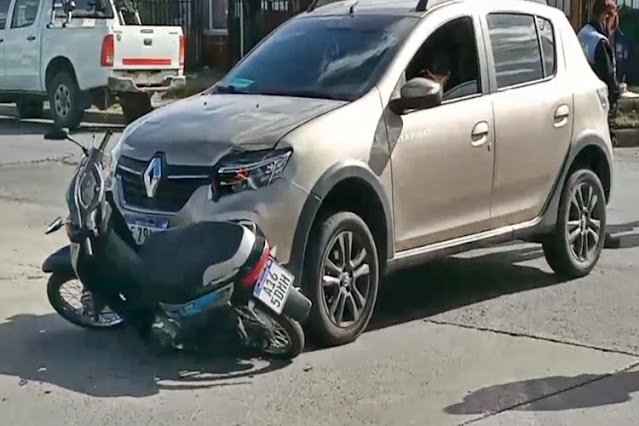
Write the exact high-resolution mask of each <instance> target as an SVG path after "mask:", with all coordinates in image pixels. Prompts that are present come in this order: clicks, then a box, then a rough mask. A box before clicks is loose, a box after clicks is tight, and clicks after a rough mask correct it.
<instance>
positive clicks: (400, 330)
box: [0, 119, 639, 426]
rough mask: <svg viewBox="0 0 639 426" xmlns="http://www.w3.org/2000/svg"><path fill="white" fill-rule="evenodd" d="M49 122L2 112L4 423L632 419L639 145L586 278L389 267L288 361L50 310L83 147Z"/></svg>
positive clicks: (521, 269)
mask: <svg viewBox="0 0 639 426" xmlns="http://www.w3.org/2000/svg"><path fill="white" fill-rule="evenodd" d="M46 128H47V126H46V125H42V124H22V125H19V124H16V123H14V122H12V121H10V120H7V119H0V295H1V296H0V425H1V426H5V425H7V426H9V425H11V426H13V425H29V426H58V425H93V426H101V425H109V426H119V425H122V426H130V425H151V424H152V425H157V426H162V425H175V424H179V425H211V424H221V425H248V424H256V425H258V424H259V425H284V424H288V425H295V426H302V425H314V426H315V425H374V424H375V425H421V426H423V425H437V426H446V425H458V424H465V423H473V422H477V423H478V424H480V425H483V424H485V425H508V426H511V425H520V424H525V425H531V424H539V425H568V424H570V425H573V424H579V425H602V424H619V425H625V424H628V425H630V424H636V419H637V418H638V416H639V404H637V403H636V402H633V398H636V397H637V395H635V392H636V391H639V368H638V365H639V303H638V302H639V283H638V282H637V276H638V272H639V248H637V247H638V246H639V229H634V227H635V226H637V227H638V228H639V194H638V193H637V190H636V185H637V184H638V183H639V150H635V149H624V150H617V151H616V160H617V174H616V181H615V188H614V195H613V197H614V199H613V203H612V205H611V207H610V213H609V215H610V216H609V217H610V219H609V220H610V222H611V223H612V224H613V226H612V227H611V229H612V230H613V231H614V232H615V233H620V235H622V246H623V248H620V249H614V250H605V252H604V253H603V255H602V258H601V261H600V262H599V265H598V267H597V268H596V269H595V270H594V271H593V273H592V274H591V275H589V276H588V277H586V278H583V279H580V280H575V281H569V282H559V281H558V280H557V279H556V278H555V277H554V276H553V275H552V274H551V273H550V269H549V268H548V266H547V264H546V262H545V261H544V259H543V257H542V255H541V252H540V250H539V247H537V246H535V245H524V244H511V245H507V246H502V247H499V248H494V249H490V250H480V251H474V252H470V253H467V254H465V255H463V256H456V257H452V258H448V259H445V260H441V261H437V262H433V263H431V264H429V265H426V266H423V267H420V268H416V269H413V270H409V271H403V272H401V273H398V274H396V275H394V276H392V277H390V278H388V279H387V280H386V281H385V282H384V285H383V288H382V293H381V295H380V298H379V305H378V308H377V310H376V313H375V317H374V320H373V322H372V324H371V326H370V328H369V330H368V331H367V332H366V333H365V334H364V335H363V336H362V337H361V338H360V339H359V340H358V341H357V342H355V343H353V344H350V345H347V346H343V347H339V348H333V349H327V350H309V351H308V352H307V353H305V354H302V355H301V356H300V357H299V358H298V359H296V360H294V362H293V363H292V364H289V365H287V364H283V363H271V364H269V363H266V362H264V361H238V360H229V359H219V358H215V357H201V358H194V357H187V356H179V357H173V358H169V359H163V360H159V359H156V358H154V357H152V356H151V355H150V354H148V353H147V352H146V351H145V350H144V349H143V348H142V347H141V345H140V344H139V343H138V342H137V341H136V340H135V339H133V338H131V337H130V336H128V335H127V334H125V333H96V332H87V331H83V330H81V329H78V328H77V327H74V326H73V325H70V324H67V323H66V322H65V321H64V320H62V319H61V318H59V317H58V316H57V315H56V314H54V313H53V311H52V309H51V308H50V306H49V305H48V302H47V299H46V294H45V283H46V276H44V275H43V274H42V272H41V271H40V265H41V262H42V260H43V259H44V258H45V256H46V255H47V254H48V253H50V252H51V251H52V250H54V249H56V248H57V247H59V246H60V245H62V244H64V243H65V241H64V236H63V233H57V234H54V235H51V236H44V235H43V231H44V229H45V228H46V225H47V224H48V223H49V222H50V220H51V219H53V218H54V217H56V216H58V215H64V214H65V213H66V212H65V206H64V201H63V193H64V190H65V189H66V185H67V184H68V179H69V177H70V175H71V173H72V172H73V164H74V159H77V157H78V156H77V149H76V148H75V147H74V146H73V145H71V144H69V143H65V142H50V141H44V140H43V138H42V136H41V134H42V133H43V132H44V131H45V129H46ZM89 130H90V129H89ZM82 133H83V134H82V135H80V136H79V138H80V139H82V140H83V141H84V142H88V141H90V135H91V133H90V132H88V131H87V129H85V130H84V131H83V132H82Z"/></svg>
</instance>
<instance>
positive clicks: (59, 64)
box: [44, 56, 78, 93]
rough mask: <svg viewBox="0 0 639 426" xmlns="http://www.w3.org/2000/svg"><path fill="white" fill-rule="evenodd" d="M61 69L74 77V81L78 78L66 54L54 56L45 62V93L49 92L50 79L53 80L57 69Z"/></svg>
mask: <svg viewBox="0 0 639 426" xmlns="http://www.w3.org/2000/svg"><path fill="white" fill-rule="evenodd" d="M62 70H64V71H68V72H69V73H70V74H71V76H72V77H73V78H74V79H75V81H76V82H77V81H78V78H77V76H76V74H75V68H74V67H73V64H72V63H71V60H69V58H67V57H66V56H56V57H55V58H53V59H51V60H50V61H49V63H48V64H47V69H46V71H45V73H44V88H45V91H46V92H47V93H48V92H49V85H50V84H51V80H53V77H54V76H55V75H56V73H57V72H58V71H62Z"/></svg>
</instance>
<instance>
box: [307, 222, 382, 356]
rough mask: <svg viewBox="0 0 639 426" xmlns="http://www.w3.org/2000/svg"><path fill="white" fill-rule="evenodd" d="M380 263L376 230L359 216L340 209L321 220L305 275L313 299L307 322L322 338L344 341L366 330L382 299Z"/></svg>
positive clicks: (329, 342)
mask: <svg viewBox="0 0 639 426" xmlns="http://www.w3.org/2000/svg"><path fill="white" fill-rule="evenodd" d="M379 269H380V268H379V259H378V255H377V248H376V246H375V241H374V239H373V235H372V233H371V231H370V229H369V228H368V226H367V225H366V223H365V222H364V221H363V220H362V219H361V218H360V217H359V216H357V215H356V214H354V213H351V212H338V213H334V214H332V215H329V216H327V217H325V218H324V219H323V220H320V221H319V223H318V224H317V226H315V227H314V229H313V233H312V235H311V238H310V240H309V246H308V251H307V255H306V262H305V267H304V275H303V280H302V290H303V292H304V293H305V294H306V296H307V297H309V299H310V300H311V302H312V303H313V306H312V309H311V313H310V315H309V319H308V321H307V324H306V325H307V328H308V329H309V331H310V334H311V337H313V338H314V340H315V341H316V343H318V344H320V345H322V346H337V345H343V344H345V343H349V342H352V341H354V340H355V339H357V338H358V337H359V336H360V335H361V334H362V333H363V332H364V330H365V329H366V326H367V325H368V323H369V321H370V319H371V317H372V315H373V309H374V307H375V301H376V299H377V290H378V287H379Z"/></svg>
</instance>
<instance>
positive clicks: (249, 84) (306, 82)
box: [217, 15, 418, 100]
mask: <svg viewBox="0 0 639 426" xmlns="http://www.w3.org/2000/svg"><path fill="white" fill-rule="evenodd" d="M417 22H418V20H417V19H416V18H413V17H405V16H385V15H356V16H348V15H346V16H313V17H305V18H298V19H295V20H293V21H291V22H289V23H287V24H285V25H284V26H282V27H281V28H280V29H278V30H277V31H275V32H274V33H273V34H272V35H271V36H269V37H268V38H267V39H266V40H264V42H263V43H262V44H260V45H259V46H258V47H257V48H256V49H255V50H254V51H252V52H251V53H250V54H249V55H248V56H247V57H246V58H244V60H243V61H241V62H240V63H239V64H238V65H237V66H236V67H235V68H234V69H232V70H231V71H230V72H229V73H228V74H227V75H226V77H224V79H223V80H222V81H221V82H220V83H219V85H218V86H217V88H218V92H231V93H250V94H267V95H281V96H302V97H317V98H329V99H340V100H354V99H357V98H359V97H361V96H362V95H364V94H365V93H367V92H368V91H369V90H370V89H372V87H373V86H374V85H375V84H376V83H377V81H378V79H379V78H380V76H381V74H382V73H383V71H384V70H385V68H386V67H387V66H388V64H389V63H390V61H391V60H392V59H393V57H394V55H395V54H396V52H397V50H398V48H399V46H401V44H402V42H403V41H404V40H405V38H406V37H407V35H408V34H409V33H410V31H411V30H412V28H413V27H414V26H415V24H416V23H417Z"/></svg>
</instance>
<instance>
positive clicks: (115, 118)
mask: <svg viewBox="0 0 639 426" xmlns="http://www.w3.org/2000/svg"><path fill="white" fill-rule="evenodd" d="M0 115H6V116H11V117H16V118H17V117H18V111H17V109H16V107H15V105H12V104H0ZM42 115H43V117H42V118H45V119H48V120H52V115H51V110H50V109H48V108H45V109H44V112H43V114H42ZM82 121H83V122H88V123H103V124H114V125H120V126H124V125H126V123H125V121H124V116H123V115H122V113H120V112H117V111H95V110H87V111H85V112H84V119H83V120H82Z"/></svg>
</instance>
